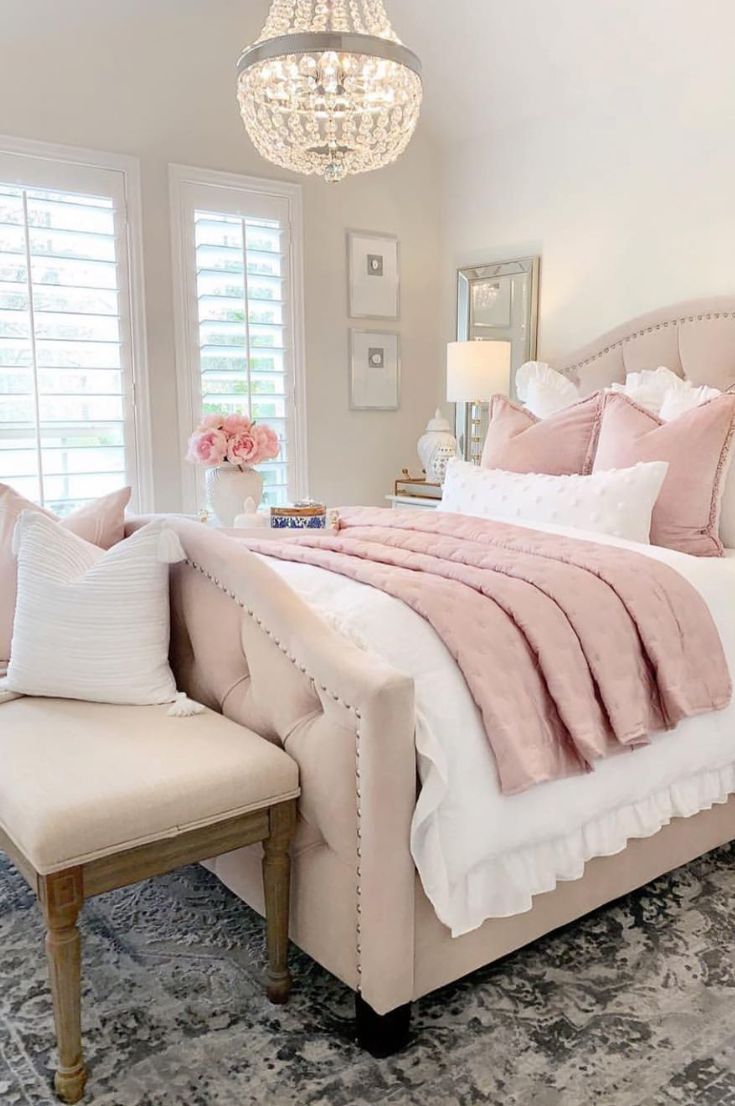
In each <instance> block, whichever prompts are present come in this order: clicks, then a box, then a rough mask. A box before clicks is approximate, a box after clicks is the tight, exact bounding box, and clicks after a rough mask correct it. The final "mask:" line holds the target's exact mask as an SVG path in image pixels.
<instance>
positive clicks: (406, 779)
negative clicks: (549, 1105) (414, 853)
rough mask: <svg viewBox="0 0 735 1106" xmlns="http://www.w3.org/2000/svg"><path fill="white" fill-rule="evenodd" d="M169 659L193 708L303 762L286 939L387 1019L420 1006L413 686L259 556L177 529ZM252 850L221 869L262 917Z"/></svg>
mask: <svg viewBox="0 0 735 1106" xmlns="http://www.w3.org/2000/svg"><path fill="white" fill-rule="evenodd" d="M173 525H174V527H175V529H176V530H177V532H178V533H179V536H180V537H181V539H182V542H183V545H184V548H185V550H186V552H187V560H186V562H184V563H182V564H181V565H176V566H173V568H172V641H171V656H172V664H173V667H174V671H175V674H176V678H177V682H178V686H179V687H180V688H181V689H182V690H185V691H186V692H187V694H189V695H190V696H191V697H192V698H194V699H196V700H198V701H199V702H202V703H205V704H206V705H207V706H210V707H212V708H213V709H216V710H219V711H221V712H222V713H223V714H225V715H227V717H229V718H232V719H233V720H235V721H237V722H241V723H243V724H244V725H247V726H249V727H250V728H251V729H253V730H255V731H256V732H257V733H259V734H261V735H262V736H263V737H265V738H267V739H268V740H271V741H276V742H278V743H279V744H281V745H282V746H283V747H284V748H285V749H286V750H287V751H288V752H289V754H290V755H291V756H292V757H294V759H295V760H296V761H297V762H298V764H299V769H300V773H301V788H302V798H301V825H300V829H299V832H298V834H297V838H296V844H295V851H294V878H293V894H292V900H293V908H292V917H291V935H292V938H293V940H294V941H295V942H296V943H297V944H298V945H299V946H300V947H302V948H303V949H304V950H305V951H306V952H308V953H309V954H310V955H311V956H312V957H314V959H316V960H318V961H319V962H320V963H321V964H322V965H323V966H324V967H325V968H327V969H328V970H329V971H331V972H333V973H334V974H335V975H337V976H338V977H340V978H341V979H342V980H343V981H344V982H345V983H347V984H348V985H349V986H350V987H352V988H353V989H354V990H355V991H358V992H359V993H360V994H361V995H362V998H363V999H364V1000H365V1001H366V1002H367V1003H369V1005H370V1006H371V1007H373V1009H374V1010H375V1011H376V1012H377V1013H379V1014H381V1013H385V1012H387V1011H389V1010H392V1009H394V1008H395V1007H397V1006H401V1005H402V1004H404V1003H406V1002H408V1001H409V1000H410V999H411V997H412V995H413V992H414V978H413V975H414V879H415V869H414V865H413V861H412V859H411V855H410V847H409V834H410V824H411V817H412V814H413V809H414V805H415V797H416V765H415V745H414V696H413V683H412V681H411V680H410V679H409V678H408V677H406V676H403V675H401V674H400V673H398V672H396V671H395V670H394V669H392V668H390V667H389V666H388V665H386V664H384V663H383V662H382V661H381V660H380V659H378V658H376V657H374V656H372V655H369V654H366V653H364V652H363V651H361V650H360V649H359V648H358V647H357V646H355V645H354V644H353V643H351V642H349V641H347V640H346V639H344V638H343V637H342V636H341V635H340V634H339V633H338V632H337V631H336V630H334V629H333V628H332V627H330V626H329V625H328V624H327V623H326V621H324V620H322V619H321V618H319V616H318V615H317V614H316V612H314V611H313V610H312V609H311V608H310V607H309V606H308V605H307V604H306V603H304V602H303V601H302V600H301V599H300V598H299V597H298V596H297V595H296V594H295V593H294V592H293V591H292V589H291V588H289V587H288V585H287V584H286V583H285V582H284V581H283V580H282V579H281V578H280V577H279V576H278V575H277V574H276V573H275V572H273V570H272V569H270V568H269V567H268V566H267V564H265V563H264V562H263V561H262V560H261V559H260V558H258V557H256V556H254V555H253V554H252V553H250V552H249V551H248V550H247V549H246V548H245V547H244V546H243V545H240V544H239V543H237V542H236V541H233V540H232V539H230V538H226V537H224V536H223V535H221V534H218V533H217V532H216V531H212V530H208V529H206V528H205V527H203V526H201V525H200V524H196V523H191V522H185V521H181V522H180V521H176V522H174V523H173ZM258 864H259V857H258V856H257V855H256V854H255V853H254V851H253V849H249V850H243V851H241V852H239V853H233V854H230V855H229V856H228V857H222V858H219V859H218V860H217V861H216V862H215V863H214V865H213V867H214V870H215V871H216V872H217V874H218V875H220V877H221V878H222V879H223V880H224V882H226V883H227V884H228V885H229V886H231V887H233V889H235V890H236V891H237V892H238V893H239V894H240V895H241V896H242V897H243V898H245V899H246V900H247V901H248V902H249V903H251V905H253V906H255V907H256V909H260V908H261V905H262V904H261V900H260V890H259V888H260V881H259V878H258V877H257V874H256V873H257V865H258Z"/></svg>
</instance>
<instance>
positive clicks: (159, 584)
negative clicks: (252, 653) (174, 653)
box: [4, 511, 185, 706]
mask: <svg viewBox="0 0 735 1106" xmlns="http://www.w3.org/2000/svg"><path fill="white" fill-rule="evenodd" d="M15 547H16V549H17V552H18V598H17V603H16V608H15V621H14V623H13V640H12V653H11V657H10V665H9V667H8V675H7V678H6V680H5V683H4V686H5V687H6V688H7V689H8V690H9V691H17V692H21V693H23V694H25V695H44V696H52V697H54V698H61V699H83V700H89V701H91V702H96V703H129V704H136V705H141V706H142V705H144V704H149V703H170V702H172V701H173V700H174V699H175V698H176V685H175V683H174V677H173V674H172V672H171V669H170V667H169V663H168V645H169V632H170V615H169V595H168V577H169V570H168V566H169V564H170V563H173V562H175V561H181V560H183V558H184V555H185V554H184V551H183V549H182V548H181V543H180V541H179V539H178V537H177V536H176V534H175V533H174V532H173V530H170V529H168V528H166V525H165V523H164V522H162V521H156V522H152V523H150V524H149V525H148V526H145V527H143V529H141V530H138V531H137V532H136V533H135V534H133V535H132V537H130V538H128V539H127V540H126V541H122V542H120V543H119V544H118V545H114V546H113V547H112V549H109V550H107V551H105V550H102V549H99V548H98V547H97V546H95V545H90V543H89V542H86V541H84V540H83V539H82V538H79V537H77V535H76V534H73V533H71V531H69V530H65V529H63V528H62V527H61V526H59V525H58V523H57V522H56V521H55V520H54V519H50V518H47V517H46V516H45V515H42V514H39V513H38V512H33V511H24V512H23V514H22V515H21V517H20V520H19V522H18V523H17V526H16V532H15Z"/></svg>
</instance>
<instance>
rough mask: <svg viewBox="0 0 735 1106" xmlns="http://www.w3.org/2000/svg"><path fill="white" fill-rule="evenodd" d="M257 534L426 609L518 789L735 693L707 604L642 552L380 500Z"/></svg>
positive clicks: (583, 764)
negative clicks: (282, 536)
mask: <svg viewBox="0 0 735 1106" xmlns="http://www.w3.org/2000/svg"><path fill="white" fill-rule="evenodd" d="M247 544H248V546H249V547H250V548H251V549H253V550H255V551H256V552H259V553H263V554H265V555H266V556H269V557H278V558H281V559H283V560H289V561H301V562H304V563H306V564H311V565H318V566H320V567H321V568H326V569H329V570H330V571H331V572H338V573H341V574H342V575H344V576H350V577H352V579H354V580H359V581H361V582H362V583H364V584H370V585H371V586H372V587H375V588H380V589H381V590H382V591H385V592H388V594H390V595H393V596H395V597H396V598H398V599H401V600H402V601H403V602H404V603H406V604H408V606H410V607H412V608H413V609H414V610H415V611H417V612H418V613H419V614H420V615H422V616H423V617H424V618H425V619H427V621H428V622H430V623H431V625H432V626H433V628H434V629H435V630H436V632H437V633H438V634H439V636H440V637H441V638H442V640H443V642H444V644H445V645H446V647H447V649H448V650H449V652H450V653H451V654H452V656H453V657H454V658H455V660H456V662H457V664H458V665H459V667H460V669H461V670H462V673H463V674H464V678H465V680H466V682H467V685H468V687H469V689H470V692H471V694H472V696H473V698H474V700H475V702H476V703H477V706H478V707H479V709H480V711H481V713H482V717H483V721H484V724H485V730H486V732H487V737H488V741H489V742H490V745H491V746H492V749H493V752H494V754H495V759H496V762H497V767H498V773H499V777H500V784H501V787H502V790H503V791H504V792H505V793H507V794H513V793H515V792H519V791H524V790H526V789H527V788H529V787H531V786H532V785H533V784H537V783H541V782H543V781H544V780H555V779H560V778H561V777H564V776H570V775H575V774H577V773H581V772H585V771H588V770H589V769H590V768H591V766H592V765H593V764H594V762H595V760H597V759H599V758H600V757H606V756H610V755H611V754H613V753H615V752H618V751H620V750H621V749H624V748H626V749H629V748H632V747H635V746H639V745H644V744H646V743H647V742H648V740H649V734H651V733H653V732H655V731H656V730H662V729H669V728H671V727H673V726H675V725H676V723H677V722H679V721H680V720H681V719H682V718H687V717H689V716H691V715H695V714H700V713H702V712H704V711H710V710H721V709H722V708H723V707H725V706H727V705H728V703H729V702H730V697H731V693H732V686H731V682H730V674H729V672H728V668H727V662H726V660H725V656H724V653H723V650H722V645H721V643H720V639H719V636H718V633H717V630H716V628H715V625H714V623H713V621H712V618H711V616H710V613H709V611H708V609H707V606H706V604H705V603H704V600H703V599H702V598H701V596H700V595H699V593H698V592H697V591H695V589H694V588H693V587H692V586H691V585H690V584H689V583H688V582H687V581H686V580H684V579H683V578H682V577H681V576H680V575H679V574H678V573H677V572H675V571H674V570H673V569H671V568H669V567H668V565H664V564H661V563H660V562H658V561H655V560H653V559H651V558H648V557H645V556H642V555H641V554H638V553H633V552H630V551H628V550H624V549H619V548H613V547H611V546H605V545H597V544H595V543H593V542H588V541H579V540H575V539H572V538H566V537H560V536H558V535H554V534H546V533H542V532H540V531H536V530H528V529H525V528H523V527H519V526H511V525H508V524H506V523H499V522H488V521H485V520H481V519H474V518H468V517H467V516H464V515H454V514H441V513H439V512H436V513H431V514H430V513H429V512H420V513H419V512H415V511H414V512H398V511H390V510H384V509H380V508H359V509H353V510H349V511H346V512H345V513H344V514H343V517H342V520H341V526H340V530H339V531H338V532H336V533H324V532H323V531H322V532H313V533H303V534H301V535H299V536H298V537H291V538H288V539H286V540H284V541H283V542H277V541H263V542H258V541H257V540H248V543H247Z"/></svg>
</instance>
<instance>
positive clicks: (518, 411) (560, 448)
mask: <svg viewBox="0 0 735 1106" xmlns="http://www.w3.org/2000/svg"><path fill="white" fill-rule="evenodd" d="M602 402H603V395H602V393H601V392H595V394H594V395H591V396H588V397H587V399H583V400H581V401H580V402H579V403H573V404H572V405H571V406H570V407H565V408H564V410H563V411H559V412H558V413H557V414H556V415H550V416H549V417H548V418H546V419H538V418H536V416H535V415H532V414H531V412H530V411H527V410H526V409H525V407H520V406H519V405H518V404H517V403H512V402H511V401H510V400H509V399H506V398H505V396H493V398H492V399H491V400H490V415H489V425H488V431H487V437H486V439H485V448H484V449H483V451H482V462H481V463H482V467H483V468H486V469H503V470H504V471H505V472H541V473H548V474H549V475H550V476H585V475H587V473H589V472H590V471H591V469H592V461H593V459H594V455H595V444H596V442H597V433H598V430H599V426H600V416H601V413H602Z"/></svg>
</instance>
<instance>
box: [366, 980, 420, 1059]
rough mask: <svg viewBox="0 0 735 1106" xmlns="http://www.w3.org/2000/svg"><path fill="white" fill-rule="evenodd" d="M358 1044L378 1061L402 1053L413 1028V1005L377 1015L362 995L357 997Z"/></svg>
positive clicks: (407, 1004)
mask: <svg viewBox="0 0 735 1106" xmlns="http://www.w3.org/2000/svg"><path fill="white" fill-rule="evenodd" d="M355 1025H356V1029H357V1043H358V1044H359V1046H360V1048H364V1049H365V1050H366V1051H367V1052H369V1053H370V1055H371V1056H374V1057H375V1058H376V1059H377V1060H384V1059H385V1058H386V1057H387V1056H393V1055H394V1053H396V1052H400V1051H401V1049H402V1048H405V1047H406V1045H407V1044H408V1038H409V1030H410V1028H411V1003H410V1002H407V1003H406V1005H405V1006H398V1007H397V1008H396V1009H395V1010H391V1011H390V1012H389V1013H387V1014H376V1013H375V1011H374V1010H373V1008H372V1006H368V1004H367V1003H366V1002H365V1000H364V998H363V997H362V995H355Z"/></svg>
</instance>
